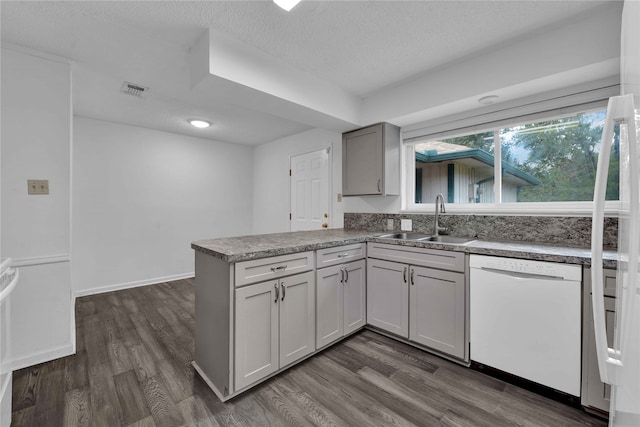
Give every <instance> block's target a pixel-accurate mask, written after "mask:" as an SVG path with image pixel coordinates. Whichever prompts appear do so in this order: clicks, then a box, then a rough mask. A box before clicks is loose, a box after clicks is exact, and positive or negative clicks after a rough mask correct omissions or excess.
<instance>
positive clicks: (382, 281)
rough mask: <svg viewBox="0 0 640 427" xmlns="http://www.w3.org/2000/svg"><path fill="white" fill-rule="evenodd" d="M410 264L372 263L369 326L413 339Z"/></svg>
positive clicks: (368, 264)
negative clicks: (411, 335) (410, 304)
mask: <svg viewBox="0 0 640 427" xmlns="http://www.w3.org/2000/svg"><path fill="white" fill-rule="evenodd" d="M408 269H409V267H408V266H407V265H406V264H401V263H397V262H390V261H383V260H379V259H369V260H368V263H367V323H368V324H370V325H373V326H376V327H378V328H380V329H383V330H385V331H388V332H391V333H393V334H396V335H399V336H401V337H404V338H408V337H409V285H408V280H407V278H408V273H409V271H408Z"/></svg>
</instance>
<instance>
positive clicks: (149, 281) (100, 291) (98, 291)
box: [73, 272, 195, 301]
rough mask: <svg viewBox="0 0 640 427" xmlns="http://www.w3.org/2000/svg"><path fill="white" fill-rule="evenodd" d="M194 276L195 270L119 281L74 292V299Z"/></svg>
mask: <svg viewBox="0 0 640 427" xmlns="http://www.w3.org/2000/svg"><path fill="white" fill-rule="evenodd" d="M194 276H195V273H194V272H189V273H183V274H174V275H171V276H164V277H155V278H153V279H146V280H136V281H134V282H126V283H119V284H116V285H108V286H101V287H99V288H91V289H80V290H77V291H74V292H73V300H74V301H75V299H76V298H80V297H86V296H88V295H97V294H103V293H105V292H113V291H120V290H123V289H130V288H137V287H139V286H148V285H157V284H158V283H164V282H171V281H174V280H182V279H188V278H190V277H194Z"/></svg>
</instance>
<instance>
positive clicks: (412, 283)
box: [411, 268, 416, 286]
mask: <svg viewBox="0 0 640 427" xmlns="http://www.w3.org/2000/svg"><path fill="white" fill-rule="evenodd" d="M415 272H416V271H415V270H414V269H413V268H412V269H411V285H412V286H413V285H415V284H416V282H415V281H414V279H413V273H415Z"/></svg>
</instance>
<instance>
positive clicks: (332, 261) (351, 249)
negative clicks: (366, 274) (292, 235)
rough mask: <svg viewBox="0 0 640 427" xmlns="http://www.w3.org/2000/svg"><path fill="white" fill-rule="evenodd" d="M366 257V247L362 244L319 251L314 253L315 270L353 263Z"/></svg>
mask: <svg viewBox="0 0 640 427" xmlns="http://www.w3.org/2000/svg"><path fill="white" fill-rule="evenodd" d="M366 256H367V246H366V244H364V243H356V244H353V245H344V246H336V247H335V248H326V249H320V250H318V251H316V268H324V267H329V266H332V265H336V264H342V263H345V262H349V261H355V260H358V259H362V258H364V257H366Z"/></svg>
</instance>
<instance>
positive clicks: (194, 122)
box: [187, 119, 211, 129]
mask: <svg viewBox="0 0 640 427" xmlns="http://www.w3.org/2000/svg"><path fill="white" fill-rule="evenodd" d="M187 121H188V122H189V123H191V126H195V127H197V128H200V129H204V128H208V127H209V126H211V123H210V122H208V121H206V120H200V119H189V120H187Z"/></svg>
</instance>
